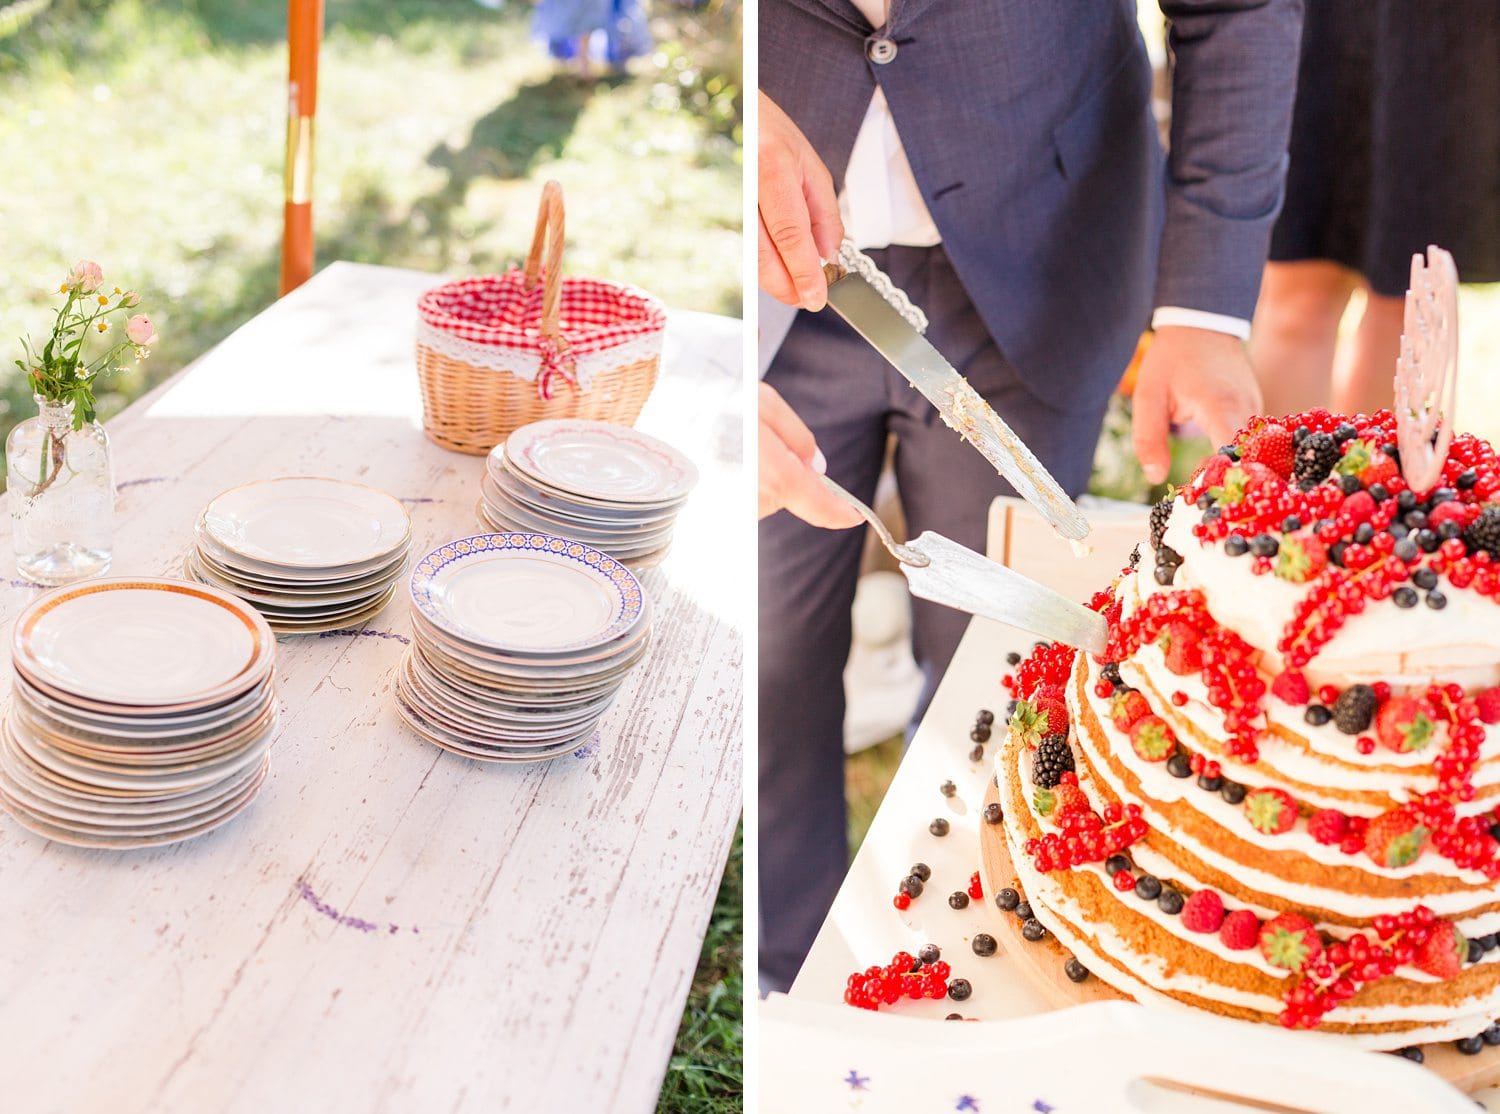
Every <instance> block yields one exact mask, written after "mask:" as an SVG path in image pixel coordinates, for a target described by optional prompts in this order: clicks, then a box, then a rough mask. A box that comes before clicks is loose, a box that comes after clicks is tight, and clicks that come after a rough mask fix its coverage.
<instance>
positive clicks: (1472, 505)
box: [996, 410, 1500, 1051]
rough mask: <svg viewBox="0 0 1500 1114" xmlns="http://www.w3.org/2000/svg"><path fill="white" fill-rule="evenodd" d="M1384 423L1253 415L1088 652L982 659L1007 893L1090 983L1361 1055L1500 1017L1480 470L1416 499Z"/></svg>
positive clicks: (1493, 527) (1498, 851) (1497, 566)
mask: <svg viewBox="0 0 1500 1114" xmlns="http://www.w3.org/2000/svg"><path fill="white" fill-rule="evenodd" d="M1397 440H1398V438H1397V431H1396V421H1395V419H1394V418H1393V417H1392V415H1391V414H1390V412H1388V411H1381V412H1379V413H1377V414H1376V415H1374V416H1373V417H1365V416H1357V417H1353V418H1342V417H1339V416H1336V415H1333V414H1330V413H1328V412H1327V411H1323V410H1315V411H1312V412H1309V413H1305V414H1299V415H1294V416H1291V417H1287V418H1276V419H1258V420H1257V421H1256V422H1254V423H1253V424H1252V425H1251V426H1250V427H1249V428H1248V429H1246V430H1244V431H1242V433H1241V434H1240V435H1239V437H1238V438H1237V440H1236V441H1235V442H1234V443H1233V444H1232V445H1228V446H1226V447H1225V448H1224V449H1222V450H1221V451H1220V452H1218V453H1217V454H1215V455H1214V456H1212V457H1210V458H1209V459H1208V460H1207V461H1206V462H1205V463H1204V464H1203V465H1202V466H1201V468H1200V469H1199V471H1198V473H1197V475H1196V476H1195V477H1194V478H1193V479H1192V480H1191V481H1190V482H1189V483H1188V485H1187V486H1186V487H1184V488H1182V489H1181V490H1179V491H1177V492H1176V493H1175V495H1174V496H1173V497H1172V498H1170V499H1167V500H1164V501H1163V502H1162V503H1160V504H1158V505H1157V506H1156V507H1155V508H1154V509H1153V511H1152V513H1151V525H1150V537H1149V539H1148V543H1147V544H1146V545H1145V546H1144V547H1141V548H1138V549H1137V551H1136V554H1135V555H1134V556H1133V557H1132V561H1131V565H1130V567H1128V568H1126V569H1125V570H1123V571H1122V573H1121V575H1120V577H1119V578H1118V579H1117V580H1116V581H1115V583H1114V584H1112V585H1111V586H1110V587H1109V588H1108V589H1106V590H1104V591H1102V592H1100V593H1098V594H1097V595H1096V596H1095V597H1094V599H1093V600H1092V601H1091V604H1090V606H1092V607H1093V608H1095V609H1096V610H1098V611H1100V612H1102V613H1103V614H1104V615H1105V616H1106V618H1107V619H1108V622H1109V629H1110V635H1109V642H1108V646H1107V648H1106V651H1105V653H1104V654H1103V655H1102V656H1099V657H1094V656H1092V655H1088V654H1083V653H1075V652H1074V651H1073V650H1071V649H1069V648H1067V647H1064V646H1042V647H1040V648H1038V649H1037V650H1036V651H1035V652H1034V653H1033V655H1032V656H1031V657H1030V658H1028V659H1027V660H1026V661H1024V662H1022V664H1021V665H1020V666H1019V667H1017V668H1016V669H1015V670H1014V671H1013V673H1012V674H1010V675H1008V676H1007V678H1006V683H1007V685H1008V686H1009V687H1010V688H1011V689H1012V691H1013V694H1014V695H1015V696H1016V697H1017V699H1018V703H1017V705H1016V708H1015V712H1014V715H1013V717H1012V718H1011V721H1010V725H1009V731H1008V733H1007V738H1006V742H1005V745H1004V746H1003V747H1002V748H1001V752H1000V755H999V758H998V765H997V778H996V780H997V784H998V786H999V790H1000V798H1001V805H1002V808H1003V812H1004V821H1003V824H1004V830H1005V835H1006V840H1007V843H1008V845H1009V850H1010V853H1011V859H1012V861H1013V864H1014V866H1015V869H1016V872H1017V874H1018V876H1019V880H1020V883H1021V888H1023V889H1024V891H1025V897H1026V899H1027V900H1028V901H1029V902H1030V905H1031V908H1032V910H1033V912H1034V915H1035V917H1036V918H1037V919H1038V920H1039V921H1040V922H1041V923H1042V924H1043V925H1044V926H1045V927H1046V928H1047V929H1048V930H1050V931H1051V932H1052V933H1053V934H1054V935H1055V936H1056V938H1057V940H1058V942H1059V943H1060V944H1061V945H1062V946H1063V947H1065V948H1066V949H1068V950H1069V951H1071V952H1072V953H1073V954H1074V956H1076V958H1077V959H1078V960H1079V961H1080V962H1081V963H1082V964H1083V965H1084V966H1086V967H1087V968H1088V969H1089V970H1090V971H1091V972H1092V973H1093V974H1094V975H1096V976H1097V977H1098V978H1100V979H1102V980H1104V981H1105V982H1107V983H1108V984H1110V985H1111V986H1113V987H1114V988H1115V989H1117V990H1120V991H1122V992H1124V993H1126V994H1128V995H1130V996H1132V997H1134V998H1137V999H1139V1000H1141V1001H1155V1002H1167V1003H1172V1004H1176V1005H1179V1006H1186V1007H1192V1008H1197V1009H1205V1010H1210V1011H1213V1012H1215V1013H1220V1014H1226V1015H1229V1016H1232V1017H1237V1018H1243V1019H1248V1020H1252V1021H1263V1022H1268V1023H1273V1024H1275V1023H1279V1024H1281V1025H1285V1026H1289V1027H1293V1028H1319V1029H1322V1030H1324V1031H1328V1032H1334V1033H1344V1034H1349V1035H1351V1036H1352V1037H1354V1038H1356V1039H1357V1040H1358V1041H1360V1042H1361V1043H1363V1044H1365V1045H1367V1046H1369V1047H1372V1048H1380V1049H1396V1048H1403V1047H1405V1046H1409V1045H1413V1044H1418V1043H1422V1042H1427V1041H1433V1040H1440V1039H1449V1040H1455V1041H1459V1042H1460V1047H1461V1048H1463V1049H1464V1050H1465V1051H1470V1050H1474V1049H1477V1048H1478V1047H1481V1042H1480V1038H1479V1034H1481V1033H1482V1032H1484V1031H1486V1030H1489V1029H1490V1028H1491V1026H1492V1025H1493V1024H1494V1020H1495V1018H1496V1017H1500V950H1497V949H1496V948H1495V944H1496V933H1497V932H1500V841H1497V837H1500V747H1497V746H1496V745H1494V744H1489V743H1487V742H1486V738H1487V734H1488V733H1489V732H1490V731H1496V732H1497V733H1500V728H1497V727H1494V726H1492V725H1495V724H1497V723H1500V460H1497V458H1496V455H1495V452H1494V450H1493V449H1491V447H1490V446H1489V445H1488V444H1487V443H1485V442H1483V441H1481V440H1479V439H1477V438H1474V437H1471V436H1466V435H1463V436H1457V437H1455V438H1454V439H1453V441H1452V444H1451V447H1450V448H1449V451H1448V455H1447V459H1446V461H1445V462H1444V464H1443V466H1442V474H1441V478H1440V479H1439V481H1438V482H1437V483H1436V484H1435V485H1434V486H1433V487H1432V488H1431V489H1430V490H1425V491H1413V490H1411V489H1410V488H1409V487H1408V485H1407V483H1406V482H1405V480H1404V479H1403V476H1402V472H1401V468H1400V463H1399V452H1398V450H1397V447H1396V443H1397ZM1496 1032H1497V1033H1500V1031H1496Z"/></svg>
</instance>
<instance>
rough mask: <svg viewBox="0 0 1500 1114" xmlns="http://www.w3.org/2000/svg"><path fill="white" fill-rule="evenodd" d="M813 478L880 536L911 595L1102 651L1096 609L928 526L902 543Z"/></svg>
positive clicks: (1103, 632)
mask: <svg viewBox="0 0 1500 1114" xmlns="http://www.w3.org/2000/svg"><path fill="white" fill-rule="evenodd" d="M818 479H819V480H820V481H821V482H822V484H823V486H824V487H826V488H827V489H828V490H829V491H830V492H832V493H833V494H834V495H836V496H838V497H839V498H840V499H842V500H843V501H844V502H845V503H848V504H849V505H850V506H851V507H853V508H854V509H855V510H857V511H858V512H859V513H860V515H861V516H862V517H863V518H864V520H865V521H866V522H868V523H869V524H870V526H871V527H872V528H873V529H874V530H875V533H876V534H878V535H879V536H880V541H881V543H882V544H883V545H884V546H885V547H886V549H888V550H890V553H891V556H892V557H894V558H896V560H897V561H898V562H900V564H901V572H902V575H904V576H905V577H906V582H907V583H908V584H909V585H911V593H912V595H914V596H920V597H921V598H922V599H924V600H931V601H932V602H933V603H940V604H943V605H944V606H946V607H952V608H956V609H957V610H959V611H966V612H968V613H969V614H970V615H982V616H984V617H985V618H986V619H995V620H998V621H999V622H1002V623H1009V624H1010V625H1011V626H1013V627H1020V628H1021V629H1022V630H1024V631H1029V632H1030V633H1032V634H1036V635H1040V636H1042V637H1043V638H1050V639H1055V640H1056V641H1058V642H1065V643H1067V644H1068V645H1069V646H1076V647H1077V648H1078V649H1080V650H1087V651H1088V652H1089V653H1091V654H1102V653H1104V646H1105V642H1106V640H1107V638H1108V634H1109V628H1108V626H1107V624H1106V623H1105V621H1104V616H1102V615H1100V614H1099V613H1098V612H1097V611H1090V610H1089V609H1088V608H1087V607H1084V606H1083V605H1082V604H1079V603H1074V602H1073V601H1072V600H1070V599H1068V597H1067V596H1064V595H1062V594H1061V593H1060V592H1054V591H1053V590H1052V589H1051V588H1048V587H1045V586H1044V585H1041V584H1038V583H1037V582H1036V581H1035V580H1032V579H1030V578H1028V577H1024V576H1022V575H1021V574H1020V573H1018V572H1016V571H1015V570H1014V569H1008V568H1006V567H1005V566H1004V565H1002V564H999V563H998V562H995V561H991V560H990V559H989V558H988V557H986V556H984V555H983V554H980V553H975V552H974V551H973V550H972V549H969V548H968V547H967V546H962V545H959V544H958V543H957V542H956V541H953V540H952V539H951V538H945V537H943V535H942V534H934V533H933V532H932V531H931V530H927V531H924V532H923V533H922V534H921V535H920V536H919V537H918V538H916V539H915V540H913V541H909V542H907V543H906V544H905V545H902V544H901V543H900V542H898V541H896V539H895V538H893V537H892V536H891V532H890V531H889V530H888V529H886V526H885V523H884V522H882V521H881V520H880V516H879V515H877V514H876V513H875V512H874V511H872V510H871V509H870V508H869V507H867V506H865V504H864V503H862V502H860V500H858V499H856V498H855V497H854V496H853V495H850V494H849V493H848V492H847V491H845V490H844V489H843V488H842V487H840V486H839V485H838V484H836V483H834V482H833V481H832V480H830V479H829V478H828V477H827V476H819V477H818Z"/></svg>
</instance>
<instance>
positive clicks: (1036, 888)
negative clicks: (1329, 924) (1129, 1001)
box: [987, 746, 1500, 1049]
mask: <svg viewBox="0 0 1500 1114" xmlns="http://www.w3.org/2000/svg"><path fill="white" fill-rule="evenodd" d="M1007 760H1011V761H1014V760H1016V753H1015V750H1014V748H1012V747H1010V746H1004V747H1002V748H1001V750H1000V754H999V755H998V756H997V765H998V772H999V776H998V778H997V781H998V782H999V786H1000V796H1001V807H1002V809H1004V810H1005V811H1006V812H1007V813H1010V812H1012V811H1013V810H1015V809H1018V808H1028V807H1029V805H1028V804H1027V802H1026V801H1025V800H1017V799H1015V798H1014V797H1013V796H1012V794H1011V791H1010V784H1011V783H1010V778H1009V771H1008V770H1006V769H1005V768H1004V763H1005V762H1006V761H1007ZM1018 773H1019V775H1020V776H1019V782H1020V786H1021V791H1022V795H1023V797H1029V787H1030V780H1029V774H1028V771H1027V770H1026V766H1025V762H1024V761H1021V762H1020V764H1019V769H1018ZM1006 840H1007V843H1008V844H1009V849H1010V854H1011V863H1012V866H1013V867H1014V869H1015V871H1016V875H1017V878H1018V879H1019V881H1020V883H1021V888H1022V890H1023V891H1024V892H1025V894H1026V899H1027V901H1029V902H1030V903H1031V906H1032V911H1033V912H1034V913H1035V914H1036V916H1037V919H1038V920H1040V921H1041V922H1042V924H1043V925H1045V926H1046V928H1047V929H1048V931H1050V932H1051V933H1052V934H1053V935H1054V936H1055V937H1057V939H1058V941H1059V942H1060V943H1061V944H1062V945H1063V946H1064V947H1066V948H1067V949H1068V950H1069V951H1070V952H1072V953H1073V955H1074V956H1076V957H1077V958H1078V960H1079V962H1081V963H1082V964H1083V965H1084V966H1085V967H1087V968H1088V969H1089V970H1090V972H1092V973H1093V974H1094V975H1095V976H1096V977H1098V978H1100V979H1102V980H1103V981H1104V982H1106V983H1107V984H1109V985H1110V986H1112V987H1114V988H1115V989H1116V990H1119V991H1121V992H1122V993H1125V994H1128V995H1130V996H1131V997H1132V998H1134V999H1136V1000H1137V1001H1140V1002H1146V1003H1154V1004H1159V1005H1166V1006H1170V1007H1172V1008H1177V1009H1184V1008H1191V1007H1187V1006H1185V1005H1184V1004H1183V1003H1181V1002H1179V1001H1177V1000H1176V999H1174V998H1172V997H1170V993H1172V992H1175V993H1179V994H1191V995H1193V996H1194V997H1198V998H1202V999H1204V1000H1206V1001H1211V1002H1221V1003H1225V1004H1228V1005H1234V1006H1238V1007H1240V1008H1244V1009H1249V1010H1254V1011H1257V1012H1259V1013H1261V1014H1263V1015H1264V1016H1265V1020H1266V1022H1268V1023H1274V1022H1275V1020H1276V1016H1277V1015H1278V1014H1279V1013H1280V1012H1281V1009H1282V1002H1281V1000H1280V999H1279V998H1273V997H1271V996H1269V995H1264V994H1255V993H1252V992H1248V991H1243V990H1239V989H1237V988H1233V987H1226V986H1223V985H1221V984H1218V983H1215V982H1212V981H1210V980H1207V979H1204V978H1201V977H1199V976H1196V975H1185V974H1182V973H1181V972H1179V971H1176V970H1174V969H1171V968H1169V967H1168V965H1167V964H1166V963H1165V962H1164V961H1163V960H1162V959H1161V958H1159V957H1157V956H1154V955H1149V954H1145V953H1142V952H1140V951H1138V950H1137V949H1136V948H1135V947H1134V945H1132V944H1131V942H1130V941H1129V940H1127V939H1126V938H1125V937H1124V936H1123V935H1122V934H1121V933H1120V932H1119V931H1118V930H1117V929H1116V928H1115V927H1114V925H1112V924H1111V923H1109V922H1107V921H1106V922H1098V921H1094V922H1090V924H1089V929H1090V931H1091V932H1092V933H1093V934H1094V936H1095V937H1096V938H1097V940H1098V941H1099V944H1100V945H1101V946H1102V948H1103V950H1104V952H1106V953H1107V954H1109V955H1110V956H1113V957H1115V958H1116V960H1117V961H1124V962H1125V964H1126V965H1127V966H1128V967H1129V968H1130V971H1129V973H1127V972H1123V971H1121V970H1120V969H1119V968H1118V967H1116V966H1114V965H1113V964H1111V963H1109V962H1107V961H1106V960H1105V959H1104V958H1103V957H1102V956H1101V955H1100V954H1099V951H1098V950H1096V949H1095V947H1094V946H1093V944H1092V943H1090V942H1089V941H1087V940H1086V939H1085V938H1083V937H1082V936H1081V935H1079V934H1078V933H1077V932H1075V931H1074V930H1073V929H1072V926H1071V922H1072V920H1073V919H1074V918H1078V917H1079V912H1081V911H1076V910H1075V912H1074V913H1073V915H1072V917H1068V916H1067V915H1066V914H1065V913H1064V912H1063V911H1064V910H1067V909H1069V908H1070V906H1071V902H1070V901H1069V899H1068V896H1067V893H1066V891H1065V890H1064V889H1063V888H1062V887H1061V886H1060V885H1059V884H1058V883H1057V882H1056V881H1055V880H1053V879H1052V878H1049V877H1048V876H1047V875H1044V874H1041V873H1040V872H1038V871H1037V870H1035V869H1034V868H1033V867H1032V866H1031V863H1030V860H1029V859H1028V858H1027V857H1026V855H1025V854H1024V853H1023V852H1022V851H1021V848H1020V847H1019V846H1018V844H1017V841H1016V833H1015V830H1014V828H1013V827H1012V826H1010V825H1006ZM1132 850H1134V849H1132ZM1000 881H1001V880H998V879H988V880H987V882H988V883H989V885H990V886H991V887H992V888H993V887H994V886H995V885H998V884H999V883H1000ZM1147 904H1148V903H1141V906H1140V908H1134V909H1132V911H1133V912H1136V913H1140V914H1142V915H1146V916H1150V915H1151V913H1150V911H1149V910H1148V909H1147V908H1146V905H1147ZM1149 904H1150V905H1151V906H1152V907H1153V908H1154V907H1155V903H1149ZM1162 915H1163V916H1166V914H1162ZM1080 919H1081V918H1080ZM1173 919H1175V920H1179V921H1180V917H1179V918H1173ZM1153 920H1155V918H1153ZM1157 923H1160V922H1159V921H1158V922H1157ZM1174 934H1177V935H1180V936H1181V937H1182V938H1183V939H1185V940H1188V941H1189V942H1190V943H1192V944H1194V945H1196V946H1198V947H1202V948H1205V949H1207V950H1210V951H1213V952H1214V954H1216V955H1218V956H1219V958H1221V959H1224V960H1226V961H1227V962H1234V963H1247V964H1250V965H1253V966H1256V967H1257V968H1259V969H1262V970H1264V969H1265V968H1264V967H1262V966H1261V965H1262V964H1264V959H1263V957H1261V956H1260V954H1259V951H1258V950H1256V949H1252V950H1249V951H1241V952H1233V951H1230V950H1229V949H1227V948H1223V946H1222V943H1221V942H1219V941H1218V938H1217V937H1216V936H1215V937H1210V936H1209V935H1207V934H1191V935H1189V934H1186V932H1185V930H1182V929H1180V928H1178V930H1177V932H1175V933H1174ZM1214 944H1217V945H1218V947H1217V948H1215V947H1214V946H1213V945H1214ZM1251 957H1254V958H1253V959H1252V958H1251ZM1408 970H1409V969H1406V968H1403V969H1402V971H1403V975H1404V974H1405V973H1406V972H1407V971H1408ZM1283 974H1284V973H1283ZM1398 977H1399V976H1398ZM1433 1009H1434V1007H1432V1006H1430V1005H1429V1006H1396V1005H1391V1006H1380V1007H1368V1008H1359V1009H1352V1008H1349V1007H1337V1008H1335V1009H1334V1010H1331V1011H1330V1012H1329V1014H1328V1015H1327V1018H1326V1020H1328V1021H1333V1022H1341V1023H1346V1024H1381V1023H1389V1022H1400V1021H1404V1022H1412V1021H1419V1022H1430V1023H1431V1024H1427V1025H1423V1026H1422V1027H1420V1028H1417V1029H1412V1030H1405V1031H1402V1032H1399V1033H1365V1034H1357V1035H1353V1036H1351V1037H1349V1038H1348V1039H1350V1040H1353V1041H1354V1042H1356V1043H1358V1044H1359V1045H1361V1046H1362V1047H1367V1048H1374V1049H1389V1048H1402V1047H1405V1046H1406V1045H1408V1044H1413V1043H1419V1042H1424V1041H1429V1040H1439V1039H1456V1038H1461V1037H1466V1036H1471V1035H1473V1034H1474V1033H1476V1032H1478V1031H1479V1030H1481V1029H1483V1028H1485V1027H1487V1026H1488V1025H1489V1024H1490V1020H1491V1019H1492V1018H1493V1017H1494V1016H1495V1015H1496V1013H1500V987H1497V988H1496V989H1495V990H1494V991H1493V992H1491V993H1489V994H1486V995H1478V996H1473V997H1472V998H1471V999H1469V1000H1468V1001H1465V1002H1461V1003H1460V1002H1455V1003H1451V1004H1445V1005H1444V1006H1443V1007H1442V1009H1441V1011H1440V1012H1439V1013H1438V1014H1436V1015H1434V1014H1433Z"/></svg>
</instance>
